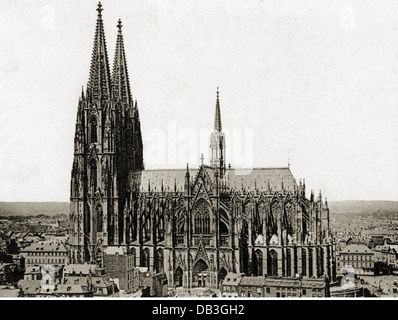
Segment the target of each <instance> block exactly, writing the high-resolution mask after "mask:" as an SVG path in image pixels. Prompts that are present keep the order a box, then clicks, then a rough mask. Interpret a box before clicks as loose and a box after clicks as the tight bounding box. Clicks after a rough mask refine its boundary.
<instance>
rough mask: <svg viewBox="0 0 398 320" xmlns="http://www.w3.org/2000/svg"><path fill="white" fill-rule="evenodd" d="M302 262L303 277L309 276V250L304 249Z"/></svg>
mask: <svg viewBox="0 0 398 320" xmlns="http://www.w3.org/2000/svg"><path fill="white" fill-rule="evenodd" d="M301 262H302V267H301V270H302V275H303V276H304V277H305V276H307V250H306V249H303V251H302V253H301Z"/></svg>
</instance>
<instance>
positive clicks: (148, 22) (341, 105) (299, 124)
mask: <svg viewBox="0 0 398 320" xmlns="http://www.w3.org/2000/svg"><path fill="white" fill-rule="evenodd" d="M102 4H103V9H104V11H103V19H104V25H105V34H106V39H107V46H108V54H109V62H110V64H111V68H112V63H113V56H114V51H115V44H116V35H117V28H116V24H117V20H118V19H119V18H121V19H122V21H123V25H124V27H123V33H124V38H125V48H126V55H127V63H128V67H129V74H130V83H131V88H132V92H133V95H134V97H136V98H137V99H138V105H139V108H140V116H141V125H142V132H143V139H144V147H145V150H144V160H145V165H146V168H148V169H150V168H166V167H171V168H175V167H185V165H186V163H187V162H189V163H190V166H191V167H195V166H197V165H198V164H199V163H200V160H199V157H200V154H201V153H204V154H205V160H204V161H205V162H207V160H208V156H207V152H208V150H207V147H208V140H207V139H208V135H207V134H203V132H204V130H208V129H211V128H212V125H213V121H214V120H213V118H214V105H215V100H216V88H217V86H219V87H220V102H221V115H222V121H223V128H224V129H225V131H226V134H227V139H226V144H227V150H228V152H229V153H230V157H229V159H227V162H231V165H232V166H238V165H241V164H242V159H243V160H244V161H243V162H245V163H243V164H242V165H246V166H247V165H248V164H249V165H250V162H251V161H252V162H253V163H252V165H254V166H256V167H270V166H271V167H274V166H275V167H281V166H287V164H288V159H289V158H290V163H291V170H292V172H293V174H294V176H295V177H296V179H297V180H298V179H299V178H305V179H306V185H307V189H308V190H309V189H315V190H316V193H318V190H319V189H322V193H323V195H325V196H327V197H328V199H329V200H330V201H333V200H346V199H361V200H368V199H369V200H398V193H397V188H398V187H397V181H398V170H397V168H396V166H397V164H398V161H397V160H398V138H397V131H398V129H397V128H396V123H397V119H398V111H397V102H398V74H397V70H398V59H397V54H398V2H396V1H363V0H361V1H349V0H346V1H338V0H336V1H319V0H313V1H297V0H291V1H283V0H273V1H257V0H256V1H243V0H242V1H238V0H235V1H234V0H232V1H231V0H228V1H215V0H209V1H186V0H184V1H183V0H181V1H177V0H175V1H164V0H162V1H160V0H159V1H147V0H145V1H143V0H133V1H114V0H112V1H110V0H104V1H102ZM96 7H97V1H84V2H83V1H81V0H80V1H76V0H73V1H66V0H65V1H30V0H24V1H19V0H14V1H11V0H2V1H1V2H0V146H1V149H0V151H1V152H0V201H68V200H69V183H70V170H71V167H72V159H73V138H74V129H75V119H76V111H77V105H78V98H79V95H80V92H81V87H82V85H84V87H86V83H87V80H88V74H89V67H90V60H91V51H92V46H93V38H94V31H95V25H96V15H97V12H96ZM203 137H204V138H203ZM239 139H241V140H242V141H245V144H244V146H245V149H244V150H243V151H242V150H237V149H239V148H237V147H236V146H239V143H238V142H239ZM232 140H233V141H232ZM187 147H191V149H189V148H188V151H187ZM237 151H239V152H238V154H237V155H234V156H232V155H231V152H232V153H233V154H235V153H236V152H237ZM239 154H240V155H241V159H240V158H239ZM242 156H244V157H243V158H242ZM247 161H249V162H248V163H247Z"/></svg>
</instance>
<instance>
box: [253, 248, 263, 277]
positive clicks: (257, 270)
mask: <svg viewBox="0 0 398 320" xmlns="http://www.w3.org/2000/svg"><path fill="white" fill-rule="evenodd" d="M254 275H255V276H262V275H263V253H262V252H261V250H258V249H257V250H256V251H255V254H254Z"/></svg>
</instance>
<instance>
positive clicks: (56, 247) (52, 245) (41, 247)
mask: <svg viewBox="0 0 398 320" xmlns="http://www.w3.org/2000/svg"><path fill="white" fill-rule="evenodd" d="M32 251H34V252H36V251H40V252H64V253H67V252H68V249H66V247H65V245H64V244H62V243H58V242H52V241H39V242H36V243H32V244H31V245H29V246H27V247H25V248H23V249H22V250H21V252H32Z"/></svg>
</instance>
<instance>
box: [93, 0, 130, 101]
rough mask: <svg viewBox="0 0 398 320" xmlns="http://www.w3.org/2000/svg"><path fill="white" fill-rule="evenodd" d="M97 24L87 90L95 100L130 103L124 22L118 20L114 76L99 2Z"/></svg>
mask: <svg viewBox="0 0 398 320" xmlns="http://www.w3.org/2000/svg"><path fill="white" fill-rule="evenodd" d="M97 11H98V17H97V26H96V30H95V37H94V47H93V52H92V58H91V67H90V76H89V81H88V84H87V92H88V94H90V95H91V98H92V99H93V100H100V101H105V100H108V99H112V98H115V99H116V100H117V101H120V102H122V103H126V104H128V105H129V104H130V102H131V100H132V98H131V92H130V83H129V78H128V71H127V63H126V55H125V51H124V43H123V34H122V22H121V20H120V19H119V22H118V25H117V27H118V29H119V31H118V35H117V41H116V51H115V58H114V63H113V73H112V77H111V75H110V69H109V60H108V52H107V48H106V40H105V31H104V24H103V20H102V11H103V9H102V5H101V2H99V3H98V8H97Z"/></svg>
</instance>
